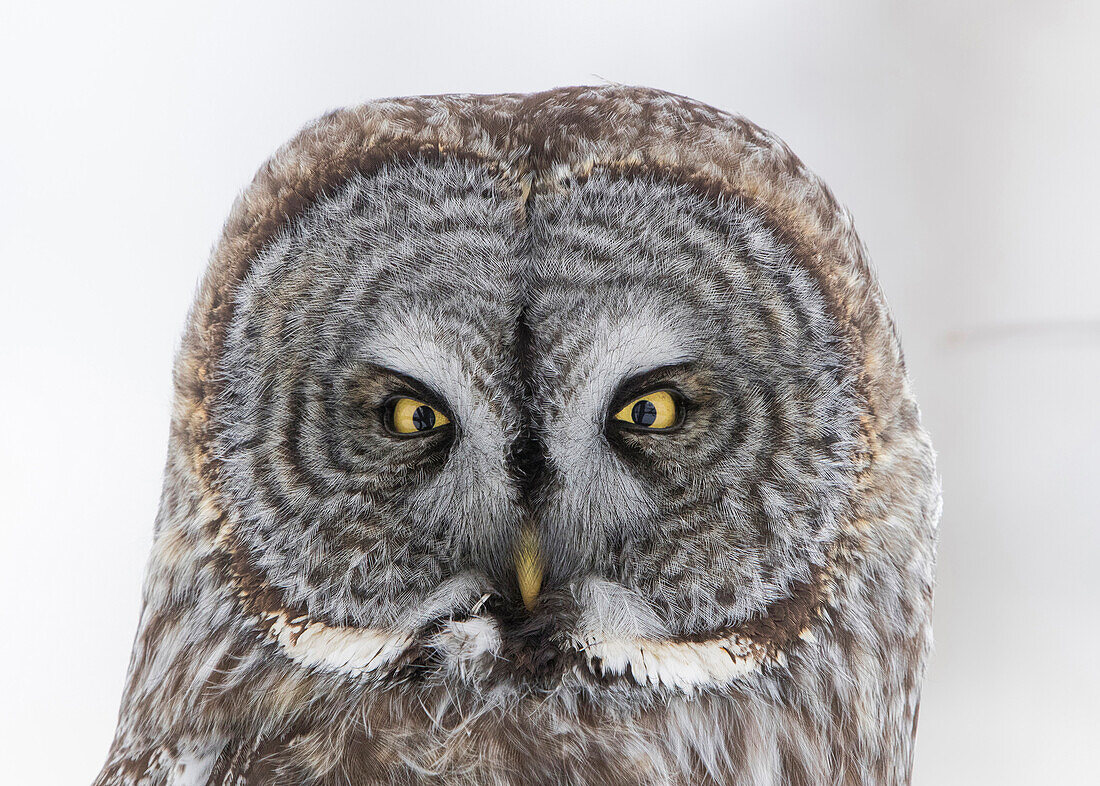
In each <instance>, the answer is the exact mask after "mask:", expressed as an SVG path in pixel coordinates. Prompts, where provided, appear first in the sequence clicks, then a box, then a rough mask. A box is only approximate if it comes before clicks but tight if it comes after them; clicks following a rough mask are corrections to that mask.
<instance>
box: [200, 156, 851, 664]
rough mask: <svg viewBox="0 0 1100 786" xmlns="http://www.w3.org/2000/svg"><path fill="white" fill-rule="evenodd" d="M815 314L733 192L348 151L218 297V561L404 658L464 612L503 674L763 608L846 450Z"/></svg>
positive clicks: (782, 597)
mask: <svg viewBox="0 0 1100 786" xmlns="http://www.w3.org/2000/svg"><path fill="white" fill-rule="evenodd" d="M833 326H834V319H833V317H832V315H831V314H830V313H829V308H828V305H827V303H826V300H825V298H824V297H823V296H822V294H821V289H820V286H819V284H818V282H817V281H816V280H815V279H814V278H813V277H812V276H811V275H810V273H808V272H806V271H805V270H804V269H801V268H799V266H797V265H795V264H793V262H792V259H791V255H790V251H789V250H788V249H787V248H786V247H785V245H784V243H783V239H782V237H780V236H779V235H778V234H777V233H776V232H775V231H773V229H771V228H769V227H768V226H767V225H766V224H765V222H764V220H763V219H762V218H761V217H760V216H759V215H757V214H755V213H753V211H751V210H750V209H748V208H746V207H745V206H744V205H742V204H740V203H738V202H737V201H734V200H718V199H714V198H711V197H709V196H708V195H706V194H704V193H701V192H699V191H698V190H695V189H693V188H691V187H689V186H687V185H684V184H682V183H678V182H676V181H675V180H673V179H671V178H667V177H663V176H660V175H655V174H651V173H630V172H611V171H603V172H601V171H594V172H592V173H590V174H589V176H587V177H586V178H584V179H582V180H573V179H570V180H567V181H565V182H561V183H557V184H554V186H553V187H545V188H544V190H539V189H536V190H534V191H533V192H530V193H527V194H523V193H515V192H511V191H509V190H508V189H507V188H506V187H505V186H502V185H501V181H500V180H499V179H498V178H495V177H493V176H492V175H491V173H489V172H488V171H486V170H485V169H484V168H481V167H479V166H478V165H476V164H470V163H462V162H457V161H447V160H444V161H411V162H405V163H400V164H398V163H394V164H389V165H386V166H384V167H382V168H381V169H380V170H379V171H378V172H376V173H374V174H372V175H370V176H356V177H354V178H352V179H351V180H350V181H349V182H347V183H346V184H345V185H343V186H342V187H341V189H340V190H338V191H337V192H335V193H333V194H332V195H331V196H328V197H326V198H324V199H322V200H319V201H318V202H317V203H316V204H315V205H314V206H313V207H312V208H311V209H310V210H309V211H308V212H306V213H305V214H304V215H303V216H302V217H301V218H300V219H299V220H297V221H296V222H294V223H293V224H292V225H291V226H289V227H288V228H287V229H285V230H284V231H283V232H282V233H281V234H280V235H279V236H278V237H277V238H276V239H275V240H274V241H273V242H272V243H270V244H269V245H268V247H267V248H266V250H265V251H264V252H263V253H262V255H260V256H259V258H258V259H257V260H256V261H255V263H254V264H253V266H252V268H251V272H250V274H249V275H248V277H247V279H246V280H245V281H244V282H243V284H242V285H241V287H240V289H239V291H238V293H237V297H236V303H235V308H234V316H233V320H232V323H231V324H230V326H229V328H228V331H227V337H226V341H225V351H224V353H223V357H222V360H221V365H220V368H219V369H218V373H219V374H220V375H221V378H222V379H223V380H224V388H223V392H222V394H221V396H220V398H219V401H218V402H217V405H216V406H215V407H213V409H212V415H211V419H212V423H213V426H214V432H215V433H216V434H217V435H218V437H217V450H216V453H217V455H218V457H219V462H220V469H219V476H220V484H221V491H222V493H223V495H224V497H225V500H226V503H225V505H226V508H227V509H228V511H229V514H230V516H231V519H232V521H233V539H234V543H235V551H236V553H237V554H238V555H239V557H240V560H241V567H240V568H239V569H240V570H241V571H243V572H244V573H247V574H248V575H249V576H252V577H253V580H254V581H255V582H257V583H260V584H262V585H263V586H264V587H265V594H267V595H268V596H270V597H273V598H275V599H276V602H277V604H278V606H279V607H280V608H285V609H291V610H293V611H292V613H290V614H288V616H289V617H297V618H301V617H308V618H309V619H311V620H314V621H319V622H320V623H321V624H323V625H325V626H329V627H331V628H339V629H344V630H346V629H370V630H372V631H386V632H389V633H390V634H394V635H398V632H400V633H399V635H401V636H404V637H405V639H403V641H405V642H406V643H405V644H403V645H402V646H403V657H406V658H415V657H420V658H421V660H426V661H427V662H428V663H429V667H430V664H431V663H432V662H435V661H437V660H438V658H439V657H440V656H439V653H438V652H437V651H436V650H438V649H439V648H440V647H441V646H443V647H444V649H445V648H446V644H443V645H441V644H440V642H441V641H445V639H441V638H440V635H439V632H440V631H452V632H453V631H454V626H455V625H467V626H468V625H469V624H470V621H471V620H476V621H477V624H478V625H479V626H480V627H479V630H480V631H482V632H484V631H488V632H487V633H483V635H482V639H481V640H480V641H481V643H480V645H479V646H481V647H482V649H487V650H488V651H489V652H490V654H493V655H497V656H500V654H501V653H506V654H507V657H503V658H502V657H497V658H496V661H495V663H496V665H495V666H494V667H493V669H492V673H493V675H494V676H493V679H507V680H509V681H513V682H514V681H515V680H517V679H526V678H527V677H526V676H522V675H520V676H518V675H517V674H516V673H515V672H513V671H511V670H509V669H507V668H506V667H502V666H500V664H499V661H501V660H503V661H506V662H507V661H515V660H517V659H519V660H523V659H524V658H525V653H527V654H530V651H531V650H536V649H537V650H539V651H542V652H545V651H547V650H551V651H553V652H554V653H557V654H558V655H563V656H564V655H568V654H573V655H578V654H579V655H580V656H581V657H580V661H581V662H585V658H584V657H583V656H584V655H589V656H591V655H592V649H591V648H592V646H594V645H606V644H607V643H608V642H627V641H647V642H654V643H673V644H675V643H677V642H698V641H704V640H710V639H720V638H722V637H723V636H729V635H730V634H731V632H732V631H736V630H738V629H739V626H741V627H744V626H746V625H748V626H757V627H759V628H761V629H768V628H769V626H771V627H774V625H775V623H774V622H773V621H772V620H771V619H770V615H771V614H772V613H773V611H774V610H775V609H777V608H779V609H783V614H784V616H786V615H787V614H788V613H789V609H787V605H789V604H790V603H793V602H796V601H797V600H798V598H799V596H800V594H805V593H806V592H807V591H808V590H807V588H812V587H813V584H814V582H815V580H816V579H817V577H819V576H820V575H821V573H822V572H824V571H827V570H828V568H829V565H828V557H827V547H828V545H829V544H830V542H831V541H832V540H833V538H834V536H835V534H836V530H837V526H838V521H839V520H840V518H841V517H842V516H843V514H844V511H845V508H846V505H847V503H848V498H849V495H850V494H851V491H852V487H853V482H854V478H855V474H856V454H857V435H858V430H859V416H858V413H859V402H858V399H857V396H856V394H855V387H854V385H853V382H852V371H851V363H850V361H849V359H847V358H846V357H845V356H844V354H843V353H842V351H841V349H840V343H839V340H838V336H837V335H836V332H835V328H834V327H833ZM525 560H526V562H525ZM525 571H526V573H525ZM785 604H787V605H785ZM781 622H782V620H780V623H781ZM464 646H468V642H465V643H464ZM433 648H435V649H434V650H433ZM475 649H476V648H475ZM417 652H419V653H420V654H419V656H417V655H416V653H417ZM601 654H602V656H603V657H606V653H602V651H601ZM433 658H434V659H435V660H434V661H433ZM527 660H530V658H527ZM573 660H575V659H573ZM589 660H591V658H590V659H589ZM540 662H543V663H544V664H545V665H544V667H543V668H542V669H541V671H539V670H536V671H538V673H537V674H536V676H537V677H538V678H539V679H544V680H550V681H551V682H553V681H556V680H561V679H564V677H565V675H566V673H569V674H572V673H573V671H575V669H574V668H573V666H570V665H568V664H570V663H572V660H571V659H570V658H568V657H551V658H543V659H542V660H541V661H540ZM471 668H474V667H471ZM474 670H475V671H476V668H475V669H474ZM597 671H598V669H597ZM479 676H480V677H481V678H486V675H485V674H480V675H479ZM532 678H534V677H532Z"/></svg>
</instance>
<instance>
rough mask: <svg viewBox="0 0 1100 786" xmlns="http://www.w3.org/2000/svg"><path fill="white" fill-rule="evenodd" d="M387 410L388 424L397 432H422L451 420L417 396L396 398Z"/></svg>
mask: <svg viewBox="0 0 1100 786" xmlns="http://www.w3.org/2000/svg"><path fill="white" fill-rule="evenodd" d="M386 410H387V411H386V425H387V426H389V428H390V430H392V431H393V432H394V433H396V434H421V433H424V432H427V431H434V430H435V429H437V428H440V427H442V426H445V425H447V424H448V423H450V422H451V420H450V418H448V417H447V416H446V415H444V414H443V413H442V412H440V411H439V410H438V409H436V408H435V407H433V406H432V405H431V404H426V403H424V402H423V401H418V400H417V399H415V398H406V397H400V398H395V399H393V400H391V401H390V403H389V406H388V407H387V408H386Z"/></svg>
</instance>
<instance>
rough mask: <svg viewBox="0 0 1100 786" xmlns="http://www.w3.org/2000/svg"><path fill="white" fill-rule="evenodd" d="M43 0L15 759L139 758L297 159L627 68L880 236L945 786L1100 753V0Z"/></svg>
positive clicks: (13, 82)
mask: <svg viewBox="0 0 1100 786" xmlns="http://www.w3.org/2000/svg"><path fill="white" fill-rule="evenodd" d="M14 5H15V4H5V7H4V9H3V10H2V11H0V68H2V71H3V73H4V77H3V82H2V85H3V96H4V98H3V101H2V102H0V113H2V114H3V118H4V122H3V124H2V125H0V171H2V172H3V173H4V175H3V188H0V265H2V273H3V282H4V286H3V299H2V302H3V307H2V308H0V369H3V380H4V383H3V385H2V386H0V493H2V500H3V502H2V505H0V597H2V598H4V601H5V605H6V615H5V616H6V618H7V619H6V624H5V625H4V633H3V641H4V644H3V646H2V647H0V665H2V668H0V675H2V676H0V680H2V684H0V696H3V705H2V706H3V712H2V719H0V729H2V730H0V748H2V750H0V760H2V761H3V770H4V780H5V782H8V783H13V784H14V783H19V784H30V783H43V784H47V783H48V784H53V783H57V784H62V783H87V782H90V781H91V780H92V779H93V777H94V775H95V773H96V772H97V771H98V769H99V767H100V766H101V764H102V762H103V759H104V757H105V755H106V752H107V748H108V745H109V743H110V738H111V735H112V733H113V729H114V723H115V716H116V712H117V709H118V701H119V697H120V695H121V690H122V680H123V677H124V675H125V671H126V664H127V660H128V658H129V653H130V644H131V637H132V636H133V633H134V630H135V627H136V623H137V616H138V609H139V604H140V586H141V578H142V570H143V566H144V561H145V558H146V554H147V551H148V548H149V544H150V539H151V534H152V521H153V516H154V514H155V512H156V506H157V500H158V497H159V493H160V474H161V469H162V466H163V462H164V456H165V450H166V443H167V431H168V418H169V408H170V397H171V384H170V369H171V361H172V355H173V352H174V351H175V347H176V342H177V340H178V338H179V335H180V331H181V330H182V327H183V324H184V316H185V313H186V310H187V308H188V306H189V304H190V299H191V295H192V293H193V290H194V286H195V284H196V282H197V280H198V277H199V275H200V274H201V271H202V269H203V267H204V264H205V260H206V256H207V254H208V253H209V249H210V247H211V245H212V243H213V242H214V240H215V238H216V236H217V234H218V231H219V228H220V223H221V221H222V220H223V219H224V217H225V215H226V214H227V212H228V210H229V205H230V203H231V201H232V199H233V197H234V196H235V194H236V193H237V191H238V190H239V189H240V188H241V187H242V186H243V185H244V184H245V183H246V182H247V181H248V180H249V179H250V178H251V176H252V173H253V172H254V171H255V169H256V168H257V167H258V166H259V164H260V163H261V162H262V161H263V159H264V158H265V157H266V156H267V155H268V154H270V153H271V152H272V151H273V150H274V149H275V147H276V146H277V145H279V144H280V143H281V142H283V141H284V140H286V139H287V138H288V137H290V136H291V135H292V134H293V133H294V132H295V130H296V129H297V128H298V127H299V126H301V125H302V124H303V123H305V122H306V121H307V120H309V119H311V118H313V117H315V116H316V115H318V114H321V113H322V112H324V111H326V110H328V109H330V108H333V107H337V106H342V105H348V104H355V103H359V102H361V101H363V100H366V99H369V98H373V97H380V96H387V95H406V94H415V93H438V92H455V91H458V92H501V91H524V92H526V91H532V90H539V89H544V88H548V87H553V86H557V85H566V84H578V83H594V82H599V81H601V80H604V79H606V80H610V81H615V82H623V83H630V84H648V85H652V86H655V87H660V88H664V89H668V90H672V91H674V92H679V93H684V94H687V95H690V96H692V97H694V98H698V99H700V100H703V101H706V102H708V103H711V104H714V105H715V106H718V107H721V108H723V109H727V110H730V111H733V112H737V113H740V114H744V115H746V116H748V117H749V118H751V119H752V120H754V121H756V122H757V123H760V124H761V125H764V126H765V127H767V128H770V129H771V130H773V131H775V132H776V133H778V134H779V135H780V136H782V137H783V138H784V139H785V140H786V141H787V142H788V143H789V144H790V145H791V146H792V147H793V148H794V150H795V151H796V152H797V153H798V154H799V155H800V156H801V157H802V158H803V159H804V160H805V161H806V162H807V164H808V165H809V166H810V167H811V168H812V169H814V170H815V171H817V172H818V173H819V174H821V175H822V176H823V177H824V178H825V180H826V181H827V182H828V183H829V184H830V185H831V186H832V188H833V189H834V191H835V192H836V194H837V195H838V196H839V198H840V200H841V201H842V202H844V203H845V204H846V205H848V206H849V207H850V208H851V210H852V212H853V213H854V215H855V218H856V224H857V227H858V228H859V230H860V234H861V235H862V237H863V239H864V241H865V242H866V244H867V245H868V247H869V249H870V251H871V255H872V257H873V259H874V260H875V262H876V264H877V267H878V270H879V274H880V278H881V281H882V284H883V287H884V289H885V291H886V294H887V297H888V299H889V301H890V303H891V305H892V307H893V310H894V315H895V317H896V319H897V322H898V326H899V328H900V331H901V334H902V339H903V343H904V346H905V349H906V355H907V359H908V362H909V369H910V374H911V376H912V380H913V385H914V387H915V389H916V391H917V396H918V400H919V401H920V403H921V406H922V410H923V415H924V420H925V423H926V425H927V427H928V429H929V430H930V431H931V433H932V436H933V440H934V442H935V445H936V448H937V450H938V451H939V456H940V459H939V460H940V471H941V473H942V475H943V485H944V515H943V522H942V526H941V540H940V551H939V554H940V560H939V585H938V590H937V602H936V640H937V643H936V652H935V655H934V658H933V661H932V664H931V669H930V672H929V675H928V680H927V683H926V687H925V693H924V701H923V704H922V707H921V724H920V733H919V738H918V744H917V763H916V774H915V778H914V782H915V783H916V784H922V785H929V784H972V783H979V782H981V783H1014V784H1015V783H1019V784H1034V783H1094V782H1095V778H1096V772H1098V771H1100V753H1098V751H1100V746H1098V744H1097V741H1098V740H1100V723H1098V720H1097V719H1098V717H1100V713H1098V712H1097V707H1098V706H1100V671H1098V670H1097V668H1096V665H1095V663H1096V652H1097V648H1098V645H1100V625H1097V617H1098V612H1097V605H1098V604H1097V601H1098V600H1100V570H1098V569H1097V563H1098V557H1100V514H1098V512H1097V503H1096V500H1095V495H1096V489H1097V488H1098V487H1100V484H1098V483H1097V479H1096V476H1097V474H1098V470H1100V452H1098V451H1100V448H1098V445H1100V406H1098V400H1100V396H1098V393H1097V391H1098V388H1100V294H1098V289H1100V264H1098V262H1100V260H1098V251H1097V248H1098V245H1097V242H1096V239H1095V237H1094V232H1095V227H1096V225H1097V218H1096V216H1097V214H1098V213H1100V197H1098V196H1097V190H1096V183H1097V182H1100V155H1098V153H1097V150H1096V147H1095V145H1096V140H1097V139H1100V76H1098V74H1100V57H1098V55H1097V53H1096V52H1097V50H1096V41H1097V40H1098V37H1100V4H1096V3H1087V2H1081V3H1070V2H1053V1H1052V0H1045V1H1044V2H1038V1H1036V2H950V1H948V0H931V1H930V2H929V1H926V2H922V3H913V2H906V3H893V2H881V1H879V2H873V1H868V2H853V1H845V2H832V3H811V2H805V3H795V2H770V3H762V2H751V3H750V2H729V1H728V0H727V2H716V3H690V2H676V3H673V2H667V3H606V4H601V3H591V2H588V3H556V4H554V6H553V8H550V7H539V9H535V8H534V7H528V6H526V5H525V4H522V3H463V4H447V3H438V4H435V3H429V4H413V5H416V7H415V8H412V7H410V8H409V9H407V10H402V9H400V8H398V7H397V6H398V4H384V5H383V4H378V5H377V7H372V5H371V4H367V3H358V2H342V3H323V2H321V3H310V4H303V3H294V4H291V3H275V2H268V3H250V4H233V5H232V7H231V8H229V7H223V4H213V3H196V2H192V3H189V4H186V5H185V6H180V7H178V8H176V9H175V10H163V9H160V8H159V7H157V6H156V5H154V4H148V3H133V4H122V3H111V4H108V5H101V4H75V3H74V4H71V5H70V4H64V3H49V2H46V3H36V4H26V3H24V4H19V7H13V6H14ZM224 5H228V4H224Z"/></svg>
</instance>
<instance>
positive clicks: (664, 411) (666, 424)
mask: <svg viewBox="0 0 1100 786" xmlns="http://www.w3.org/2000/svg"><path fill="white" fill-rule="evenodd" d="M615 420H619V421H622V422H624V423H629V424H630V425H632V426H634V427H636V428H641V429H647V430H649V429H652V430H660V429H667V428H672V427H673V426H675V425H676V424H677V423H679V422H680V410H679V406H678V405H677V402H676V398H675V397H674V396H673V395H672V393H670V392H669V391H667V390H655V391H653V392H652V393H647V394H646V395H644V396H639V397H638V398H636V399H634V400H633V401H631V402H630V403H629V404H627V405H626V406H625V407H623V408H622V409H620V410H619V411H618V412H616V413H615Z"/></svg>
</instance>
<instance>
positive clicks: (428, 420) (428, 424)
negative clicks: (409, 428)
mask: <svg viewBox="0 0 1100 786" xmlns="http://www.w3.org/2000/svg"><path fill="white" fill-rule="evenodd" d="M433 426H435V410H433V409H432V408H431V407H429V406H428V405H427V404H421V405H420V406H419V407H417V408H416V411H415V412H413V428H415V429H416V430H417V431H427V430H428V429H430V428H432V427H433Z"/></svg>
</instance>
